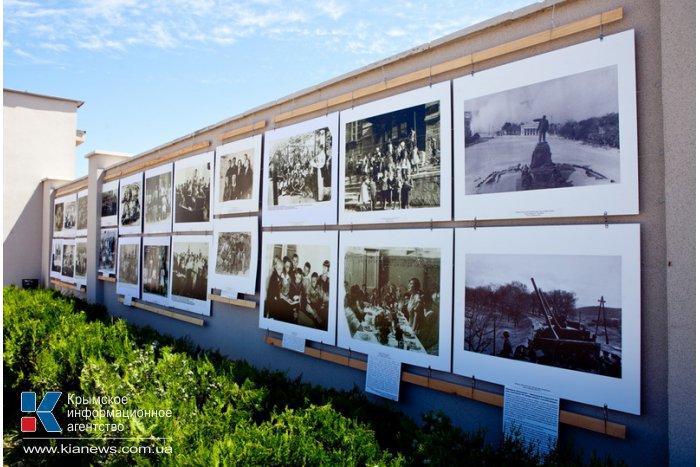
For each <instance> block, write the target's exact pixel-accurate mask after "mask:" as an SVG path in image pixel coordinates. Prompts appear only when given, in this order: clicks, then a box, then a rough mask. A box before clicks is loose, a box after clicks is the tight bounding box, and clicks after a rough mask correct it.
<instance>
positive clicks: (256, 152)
mask: <svg viewBox="0 0 700 467" xmlns="http://www.w3.org/2000/svg"><path fill="white" fill-rule="evenodd" d="M215 152H216V156H215V158H216V164H215V172H214V190H213V193H214V213H215V214H237V213H246V212H257V211H258V209H259V203H260V162H261V160H262V135H255V136H251V137H249V138H244V139H241V140H238V141H233V142H231V143H227V144H224V145H222V146H219V147H217V148H216V151H215ZM246 157H247V159H248V161H249V169H250V174H246V173H245V172H246V171H245V170H244V171H242V175H239V176H240V177H241V180H243V182H244V183H245V186H244V188H243V189H244V190H245V194H244V195H242V196H240V198H239V199H236V197H235V196H232V195H229V194H227V193H226V179H227V175H226V172H227V170H228V167H229V163H227V161H230V163H232V161H233V158H236V163H238V160H239V159H243V160H244V161H245V158H246ZM241 168H242V169H244V168H245V164H241ZM235 183H236V185H238V183H240V180H237V181H236V182H235ZM248 185H250V186H248ZM248 192H250V194H249V195H248V194H247V193H248ZM229 198H230V199H229ZM226 199H228V200H226Z"/></svg>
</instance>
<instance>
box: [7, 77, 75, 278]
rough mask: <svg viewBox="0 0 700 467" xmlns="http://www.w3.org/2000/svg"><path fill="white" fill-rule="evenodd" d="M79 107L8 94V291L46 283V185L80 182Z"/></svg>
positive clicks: (70, 102) (69, 102) (28, 95)
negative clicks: (46, 182) (46, 181)
mask: <svg viewBox="0 0 700 467" xmlns="http://www.w3.org/2000/svg"><path fill="white" fill-rule="evenodd" d="M78 104H79V102H77V101H70V100H65V99H55V98H51V97H42V96H37V95H32V94H26V93H21V92H15V91H10V90H4V92H3V118H4V126H3V220H2V221H3V270H4V275H3V285H8V284H16V285H20V284H21V281H22V279H24V278H35V279H39V278H40V277H41V266H42V264H41V261H42V260H41V252H42V248H41V243H42V223H43V221H44V219H45V217H44V213H43V187H42V180H43V179H47V178H51V179H61V180H72V179H73V178H75V130H76V122H77V114H76V110H77V107H78Z"/></svg>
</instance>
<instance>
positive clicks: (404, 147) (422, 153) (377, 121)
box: [344, 101, 441, 211]
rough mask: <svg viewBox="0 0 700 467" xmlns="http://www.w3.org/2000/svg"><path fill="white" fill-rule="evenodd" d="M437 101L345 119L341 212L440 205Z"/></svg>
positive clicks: (438, 103)
mask: <svg viewBox="0 0 700 467" xmlns="http://www.w3.org/2000/svg"><path fill="white" fill-rule="evenodd" d="M440 124H441V122H440V102H439V101H435V102H430V103H427V104H424V105H417V106H414V107H409V108H405V109H401V110H397V111H394V112H390V113H386V114H382V115H376V116H373V117H368V118H365V119H362V120H357V121H354V122H348V123H347V124H346V127H345V168H344V170H345V174H344V176H345V200H344V203H345V204H344V205H345V210H349V211H377V210H394V209H413V208H426V207H436V206H440Z"/></svg>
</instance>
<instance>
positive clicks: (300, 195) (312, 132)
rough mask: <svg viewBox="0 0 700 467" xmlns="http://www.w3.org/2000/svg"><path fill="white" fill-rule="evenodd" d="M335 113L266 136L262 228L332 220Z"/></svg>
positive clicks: (335, 137) (319, 223)
mask: <svg viewBox="0 0 700 467" xmlns="http://www.w3.org/2000/svg"><path fill="white" fill-rule="evenodd" d="M337 128H338V113H337V112H336V113H333V114H331V115H328V116H325V117H318V118H315V119H312V120H307V121H305V122H301V123H297V124H295V125H290V126H288V127H283V128H279V129H275V130H272V131H268V132H267V133H265V170H264V180H263V190H264V191H263V192H264V197H265V199H264V200H263V225H313V224H316V225H322V224H324V223H336V221H337V215H338V214H337V208H336V201H335V200H336V199H337V198H336V197H337V183H336V182H335V180H336V179H337V175H334V174H337V172H338V167H337V166H338V162H337V161H338V157H337V154H338V130H337Z"/></svg>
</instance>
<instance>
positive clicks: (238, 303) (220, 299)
mask: <svg viewBox="0 0 700 467" xmlns="http://www.w3.org/2000/svg"><path fill="white" fill-rule="evenodd" d="M207 298H208V299H209V300H211V301H214V302H220V303H228V304H229V305H236V306H240V307H243V308H255V307H256V306H258V304H257V302H254V301H252V300H241V299H238V298H228V297H222V296H221V295H216V294H213V293H210V294H208V295H207Z"/></svg>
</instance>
